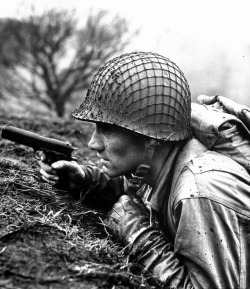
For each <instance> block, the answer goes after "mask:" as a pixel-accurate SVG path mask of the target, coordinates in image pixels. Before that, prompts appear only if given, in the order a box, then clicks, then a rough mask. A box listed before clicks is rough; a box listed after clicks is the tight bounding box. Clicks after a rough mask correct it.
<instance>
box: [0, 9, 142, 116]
mask: <svg viewBox="0 0 250 289" xmlns="http://www.w3.org/2000/svg"><path fill="white" fill-rule="evenodd" d="M108 16H109V15H108V13H107V12H106V11H99V12H98V13H96V14H94V15H93V14H89V16H88V18H87V21H86V24H85V26H84V27H83V28H82V29H77V21H76V18H75V16H74V13H73V12H72V11H68V10H54V9H53V10H48V11H46V12H45V13H44V14H42V15H35V16H29V17H27V18H25V19H22V20H15V19H7V20H2V21H1V22H0V65H1V66H2V67H3V66H4V67H6V68H7V69H9V70H12V71H14V72H15V75H19V76H20V78H22V81H23V82H26V83H27V85H28V86H29V88H30V90H31V91H32V97H36V98H37V99H39V101H40V102H42V103H44V104H45V105H46V106H48V107H49V108H50V109H55V111H56V113H57V115H58V116H63V115H64V113H65V104H66V103H67V102H68V101H69V100H70V98H71V96H72V95H73V94H74V93H76V92H78V91H81V90H83V89H86V88H87V86H88V84H89V80H90V77H91V76H92V75H93V73H94V72H95V71H96V70H97V68H98V67H99V66H100V65H101V64H102V63H103V62H105V61H107V60H108V59H109V58H111V57H112V56H114V55H115V54H117V53H118V52H121V51H122V50H123V49H124V47H125V46H126V45H127V44H128V43H129V41H130V39H131V37H132V36H134V35H135V34H136V33H137V32H133V33H130V35H129V33H128V27H127V23H126V21H125V20H124V19H123V18H120V17H118V16H116V17H114V18H113V19H111V20H110V21H107V18H108ZM24 71H26V72H27V71H28V72H29V77H24V76H23V72H24Z"/></svg>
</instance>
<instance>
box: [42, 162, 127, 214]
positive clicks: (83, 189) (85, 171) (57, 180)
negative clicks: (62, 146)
mask: <svg viewBox="0 0 250 289" xmlns="http://www.w3.org/2000/svg"><path fill="white" fill-rule="evenodd" d="M40 174H41V177H42V179H43V180H45V181H46V182H50V183H52V184H54V185H56V186H57V187H58V186H59V188H64V189H66V190H69V191H70V192H71V193H72V194H74V195H75V196H77V197H78V196H79V195H80V194H81V197H82V198H83V200H84V203H85V204H89V205H94V207H95V208H98V209H104V210H110V209H111V207H112V206H113V205H114V203H115V202H117V201H118V198H119V196H120V195H122V194H123V193H124V182H125V180H124V177H119V178H114V179H111V178H109V177H108V176H107V175H105V174H104V173H103V171H102V170H101V169H100V168H98V167H96V166H91V165H87V166H80V165H79V164H78V163H77V162H75V161H70V162H69V161H58V162H55V163H53V164H51V166H50V165H48V164H46V163H44V162H40Z"/></svg>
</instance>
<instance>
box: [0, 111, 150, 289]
mask: <svg viewBox="0 0 250 289" xmlns="http://www.w3.org/2000/svg"><path fill="white" fill-rule="evenodd" d="M4 123H9V124H11V125H14V126H17V127H19V128H24V129H27V130H30V131H33V132H37V133H39V134H41V135H44V136H48V137H54V138H57V139H61V140H63V141H70V142H71V143H72V144H73V146H76V147H78V150H77V151H76V152H75V156H76V158H77V159H78V161H79V162H80V163H81V164H84V163H86V162H95V163H96V162H97V159H96V156H95V153H93V152H91V151H89V150H88V148H87V140H88V139H89V137H90V134H91V131H92V125H91V124H85V125H83V124H81V123H78V122H74V121H72V120H70V119H67V120H61V119H57V118H52V117H45V116H39V115H34V116H33V117H31V116H29V118H27V117H22V116H15V115H12V116H7V115H6V113H5V112H0V124H1V125H2V124H4ZM80 132H81V133H80ZM38 168H39V167H38V164H37V161H36V160H35V159H34V156H33V150H32V148H28V147H25V146H22V145H18V144H15V143H12V142H10V141H7V140H4V139H0V288H6V289H7V288H8V289H12V288H25V289H29V288H32V289H33V288H39V289H40V288H55V289H57V288H60V289H63V288H72V289H74V288H77V289H81V288H87V289H88V288H112V289H117V288H121V289H123V288H155V287H154V286H153V285H152V284H153V283H151V286H149V284H150V282H151V281H150V279H146V278H145V277H143V276H142V275H140V273H138V272H139V271H135V270H134V269H132V268H131V264H129V262H128V255H127V252H126V251H125V250H124V249H123V248H122V247H121V246H120V244H119V243H118V242H117V240H114V239H113V238H112V237H111V236H110V235H109V234H108V233H107V231H106V230H105V228H104V226H103V225H102V220H103V218H104V217H105V215H104V214H103V212H102V211H98V210H95V209H93V208H90V207H87V206H85V205H84V203H83V202H82V201H81V199H79V198H75V197H74V196H72V195H70V194H69V193H68V192H65V191H60V190H58V189H56V188H54V187H53V186H52V185H50V184H48V183H44V182H42V181H41V180H40V176H39V174H38Z"/></svg>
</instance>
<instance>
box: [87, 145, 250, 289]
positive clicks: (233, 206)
mask: <svg viewBox="0 0 250 289" xmlns="http://www.w3.org/2000/svg"><path fill="white" fill-rule="evenodd" d="M175 163H176V164H175V167H174V172H173V175H172V174H170V175H169V174H167V173H166V174H165V177H166V178H169V177H170V176H171V186H170V188H164V186H163V187H162V188H161V190H159V191H158V196H159V198H156V199H154V208H151V209H150V213H151V215H154V217H155V218H154V219H155V220H158V222H159V224H160V226H159V227H160V228H159V229H156V227H155V226H153V225H152V226H150V227H147V229H146V230H143V231H142V232H139V234H138V235H137V236H136V238H135V239H134V240H133V241H132V243H131V244H130V246H129V247H130V248H131V254H130V260H131V261H133V262H134V263H138V264H141V265H142V266H143V267H144V268H145V270H146V271H148V272H150V273H151V274H152V275H154V276H155V277H156V278H157V279H158V280H160V281H161V282H162V284H163V285H164V286H165V287H166V288H195V289H196V288H209V289H210V288H225V289H228V288H229V289H230V288H232V289H234V288H246V289H247V288H250V272H249V270H248V268H250V176H249V174H248V172H247V171H246V169H245V168H244V167H243V166H241V165H240V164H238V163H237V162H235V161H234V160H232V159H231V158H229V157H227V156H224V155H221V154H219V153H217V152H214V151H209V150H207V148H206V147H205V146H204V145H202V144H201V143H200V142H199V141H198V140H196V139H192V140H190V141H189V142H188V143H187V144H186V145H185V146H184V147H183V149H182V151H181V152H179V153H178V157H177V160H176V161H175ZM166 167H168V166H166ZM96 170H97V171H98V169H96ZM88 171H89V175H88V178H89V180H88V182H89V184H90V183H91V184H92V185H91V186H92V188H93V187H95V186H96V183H97V184H98V187H99V188H102V189H105V188H106V185H108V188H109V190H113V189H114V190H116V195H117V194H118V195H119V194H120V193H121V194H122V192H123V193H124V191H126V187H127V185H126V179H125V178H117V179H109V178H107V177H106V176H103V173H102V172H101V171H100V170H99V171H98V173H96V174H95V181H94V182H93V180H92V173H93V171H91V169H88ZM163 175H164V174H163ZM162 181H163V182H165V183H166V184H167V183H169V180H162ZM156 190H157V188H151V189H150V188H149V187H148V186H146V185H144V186H143V187H142V188H141V189H140V195H141V196H142V199H144V200H145V199H146V200H147V206H149V208H150V196H152V195H154V191H156ZM99 193H100V194H101V190H100V191H99ZM143 193H145V194H146V195H147V198H143ZM168 194H169V195H168ZM163 196H165V198H163ZM157 200H158V201H157ZM155 202H156V203H155ZM155 205H156V206H155ZM155 209H157V210H155Z"/></svg>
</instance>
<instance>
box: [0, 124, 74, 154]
mask: <svg viewBox="0 0 250 289" xmlns="http://www.w3.org/2000/svg"><path fill="white" fill-rule="evenodd" d="M2 138H4V139H7V140H10V141H13V142H16V143H19V144H22V145H25V146H29V147H32V148H33V149H34V150H35V151H36V150H40V149H46V150H49V151H54V152H58V153H61V154H65V155H67V156H71V153H72V151H73V150H75V149H76V148H74V147H73V146H72V145H71V144H70V143H69V142H63V141H60V140H57V139H53V138H47V137H44V136H41V135H39V134H37V133H33V132H30V131H27V130H24V129H20V128H17V127H14V126H10V125H4V126H3V129H2Z"/></svg>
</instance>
